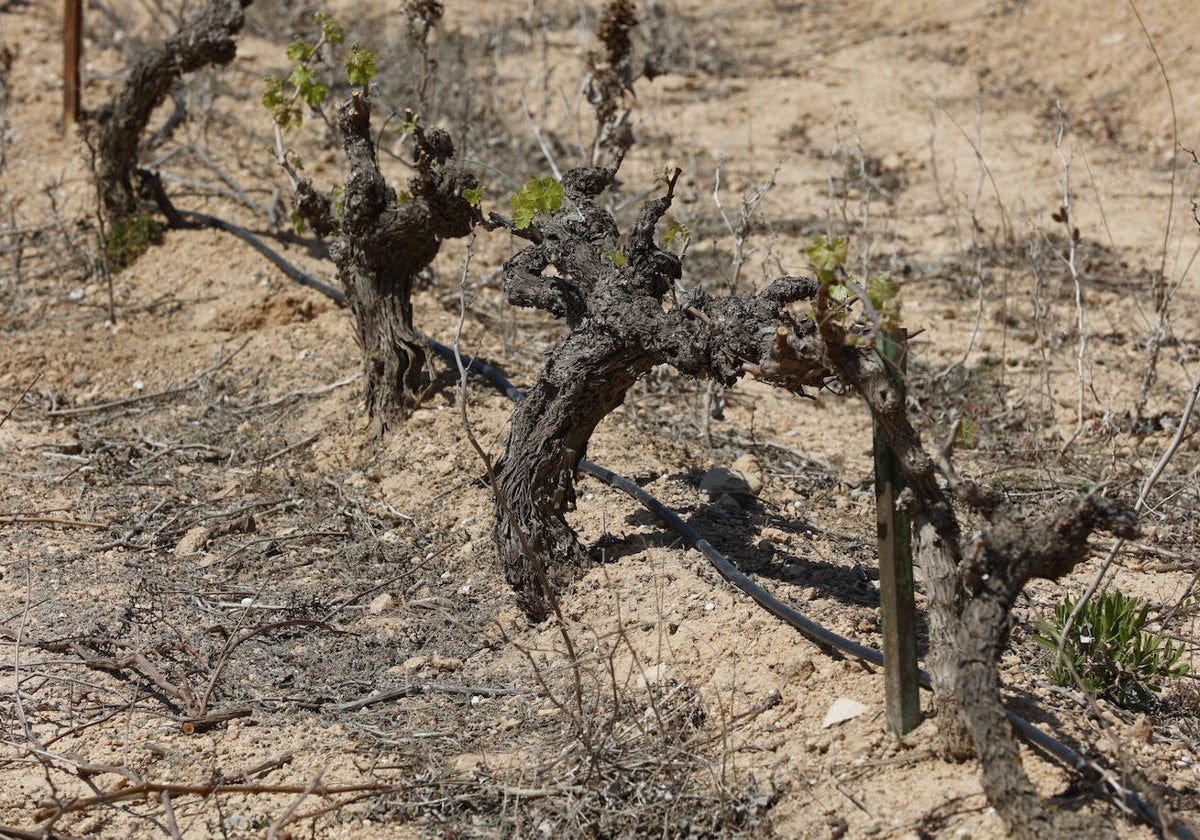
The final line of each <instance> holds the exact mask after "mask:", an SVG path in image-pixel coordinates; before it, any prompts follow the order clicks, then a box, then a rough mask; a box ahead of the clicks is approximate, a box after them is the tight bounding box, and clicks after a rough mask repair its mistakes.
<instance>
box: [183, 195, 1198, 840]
mask: <svg viewBox="0 0 1200 840" xmlns="http://www.w3.org/2000/svg"><path fill="white" fill-rule="evenodd" d="M179 212H180V214H181V215H184V216H191V217H192V218H194V219H196V220H197V221H199V222H202V223H204V224H207V225H210V226H212V227H216V228H219V229H221V230H225V231H227V232H229V233H233V234H234V235H236V236H240V237H241V238H242V239H244V240H245V241H246V242H248V243H250V244H251V245H252V246H253V247H254V248H255V249H256V250H258V251H259V252H260V253H262V254H263V255H264V256H265V257H266V258H267V259H269V260H270V261H271V262H272V263H274V264H275V265H276V266H278V267H279V268H280V270H282V271H283V272H284V273H285V274H286V275H287V276H288V277H290V278H291V279H292V280H294V281H295V282H297V283H300V284H302V285H305V286H309V287H311V288H313V289H316V290H317V291H319V292H321V293H322V294H324V295H326V296H327V297H330V298H332V299H333V300H334V301H336V302H337V304H338V305H339V306H344V305H345V303H346V295H345V293H344V292H342V291H341V290H340V289H335V288H333V287H332V286H329V285H327V284H325V283H322V282H321V281H320V280H317V279H316V278H315V277H313V276H312V275H310V274H307V273H306V272H304V271H302V270H300V269H299V268H297V267H296V266H294V265H292V264H291V263H289V262H287V260H285V259H284V258H283V257H282V256H280V255H279V254H278V253H276V252H275V251H273V250H272V249H271V248H270V247H268V246H267V245H266V244H265V243H264V242H263V241H262V240H261V239H259V238H258V237H256V236H255V235H254V234H252V233H250V232H249V231H248V230H246V229H244V228H240V227H238V226H237V225H234V224H231V223H229V222H226V221H224V220H223V219H219V218H217V217H215V216H209V215H206V214H204V213H195V212H192V211H187V210H180V211H179ZM426 340H428V341H429V346H430V347H431V348H432V349H433V351H434V352H435V353H437V354H438V355H439V356H442V357H443V358H445V359H449V360H454V358H455V355H456V351H455V349H454V348H453V347H449V346H447V345H445V344H442V343H441V342H438V341H435V340H434V339H432V338H429V337H428V336H427V337H426ZM457 355H458V356H459V357H460V358H461V359H462V363H463V367H464V368H465V369H466V370H467V371H474V372H476V373H478V374H480V375H481V376H483V377H484V378H485V379H487V380H488V381H489V382H491V384H492V385H494V386H496V387H497V388H499V389H500V390H501V391H503V392H504V394H505V396H507V397H508V398H509V399H511V400H512V401H513V402H521V401H523V400H524V399H525V395H524V394H523V393H522V392H521V390H520V389H519V388H517V387H516V386H515V385H513V384H512V382H510V381H509V379H508V377H506V376H505V375H504V374H503V373H501V372H500V371H499V370H497V369H496V368H494V367H492V366H491V365H489V364H487V363H486V362H481V361H479V360H478V359H475V358H473V357H471V356H469V355H468V354H466V353H462V352H461V351H459V352H458V353H457ZM579 467H580V469H581V470H583V472H585V473H587V474H588V475H591V476H592V477H594V478H596V479H598V480H600V481H603V482H604V483H606V484H608V485H610V486H612V487H616V488H617V489H619V490H621V491H623V492H625V493H627V494H628V495H629V496H632V497H633V498H634V499H636V500H637V501H638V502H641V504H642V506H643V507H645V508H646V509H647V510H649V511H650V512H651V513H653V514H654V515H655V516H657V517H658V518H659V519H661V520H662V521H663V522H664V523H665V524H666V525H667V526H668V527H669V528H671V530H673V531H675V532H676V533H677V534H679V535H680V536H681V537H683V539H684V540H685V541H686V542H687V543H688V545H689V546H690V547H691V548H694V549H696V550H697V551H699V552H700V553H701V554H703V555H704V557H705V559H707V560H708V561H709V563H711V564H712V566H713V567H714V568H715V569H716V570H717V571H718V572H719V573H720V574H721V576H722V577H724V578H725V579H726V580H728V581H729V582H730V583H731V584H733V585H734V586H736V587H737V588H738V589H740V590H741V591H742V592H744V593H746V594H747V595H749V596H750V598H751V599H753V600H754V602H755V603H757V604H758V605H759V606H761V607H763V608H764V609H765V610H767V612H769V613H771V614H772V615H774V616H775V617H776V618H778V619H779V620H781V621H783V622H784V623H785V624H787V625H789V626H790V627H792V628H794V629H795V630H797V631H798V632H799V633H800V634H801V635H802V636H804V637H805V638H806V639H808V640H809V641H812V642H814V643H815V644H817V645H818V646H819V647H821V648H824V649H826V650H829V649H832V650H835V651H838V652H840V653H843V654H846V655H848V656H853V657H855V658H856V659H861V660H863V661H864V662H869V663H870V664H872V665H875V666H878V667H882V666H883V653H881V652H880V651H877V650H875V649H874V648H871V647H867V646H866V645H861V644H859V643H858V642H855V641H852V640H850V639H847V638H846V637H844V636H840V635H838V634H837V633H834V632H833V631H832V630H829V629H828V628H826V627H822V626H821V625H820V624H817V623H816V622H815V621H813V620H812V619H811V618H808V617H807V616H805V615H804V614H802V613H800V612H799V611H797V610H796V609H794V608H793V607H791V606H789V605H787V604H785V603H784V602H783V601H781V600H779V599H778V598H776V597H775V596H774V595H772V594H771V593H770V592H768V591H767V590H766V589H764V588H763V587H761V586H759V585H758V584H757V583H755V582H754V581H753V580H751V579H750V578H749V577H747V576H746V575H745V574H743V573H742V572H741V571H739V570H738V568H737V567H736V566H734V565H733V563H731V562H730V561H729V560H728V559H727V558H726V557H725V556H724V555H723V554H721V553H720V552H719V551H717V550H716V549H715V548H714V547H713V546H712V544H711V543H709V541H708V540H706V539H704V537H702V536H701V535H700V533H699V532H697V531H696V529H694V528H692V526H691V525H688V524H687V523H686V522H684V521H683V519H682V518H681V517H680V516H679V514H677V513H676V512H675V511H673V510H671V509H670V508H669V507H667V506H666V505H664V504H663V503H662V502H660V501H659V500H658V499H656V498H655V497H654V496H652V495H651V494H650V493H647V492H646V491H645V490H643V489H642V488H641V487H639V486H638V485H637V484H634V483H633V482H632V481H630V480H629V479H627V478H624V477H623V476H620V475H617V474H616V473H615V472H613V471H612V470H609V469H606V468H605V467H602V466H600V465H598V464H595V463H593V462H591V461H588V460H584V461H581V462H580V465H579ZM917 679H918V682H919V683H920V686H921V688H924V689H927V690H932V684H931V682H930V679H929V674H928V673H927V672H926V671H924V670H922V671H919V672H918V675H917ZM1005 712H1006V714H1007V715H1008V720H1009V722H1010V723H1011V724H1012V726H1013V728H1014V729H1016V730H1017V732H1019V733H1020V734H1021V736H1022V737H1023V738H1025V740H1026V741H1028V742H1029V744H1030V745H1031V746H1033V747H1035V748H1036V749H1038V750H1040V751H1041V752H1042V753H1043V754H1045V755H1048V756H1050V757H1052V758H1054V759H1056V760H1058V761H1059V762H1061V763H1062V764H1064V765H1066V766H1068V767H1070V768H1071V769H1072V770H1074V771H1076V772H1077V773H1080V774H1081V775H1083V776H1084V777H1086V778H1090V779H1093V780H1094V781H1095V782H1096V783H1097V784H1098V785H1099V787H1100V789H1101V791H1102V792H1103V793H1104V794H1105V795H1107V796H1108V797H1109V798H1110V799H1112V800H1113V801H1114V802H1115V803H1116V804H1117V806H1118V807H1119V808H1120V809H1122V810H1124V811H1126V812H1131V813H1134V814H1137V816H1138V817H1140V818H1141V819H1142V820H1143V821H1144V822H1145V823H1147V824H1148V825H1150V826H1151V827H1153V828H1157V829H1160V830H1165V831H1167V832H1169V833H1170V834H1172V835H1173V836H1175V837H1178V838H1181V840H1200V838H1198V837H1197V835H1196V833H1195V832H1194V831H1192V829H1191V828H1189V827H1188V826H1187V825H1184V824H1182V823H1179V822H1175V821H1172V822H1171V824H1170V825H1167V824H1165V823H1164V821H1163V818H1162V816H1161V815H1160V814H1159V813H1158V811H1157V810H1156V809H1155V808H1154V806H1153V805H1151V804H1150V803H1148V802H1146V801H1145V800H1144V799H1142V797H1140V796H1139V795H1138V794H1137V793H1136V792H1135V791H1132V790H1128V789H1124V788H1122V787H1121V786H1120V785H1118V784H1116V783H1115V782H1113V781H1112V780H1111V774H1109V773H1107V772H1104V770H1103V768H1101V767H1100V765H1099V764H1098V763H1096V762H1094V761H1090V760H1088V759H1086V758H1084V757H1083V756H1082V755H1080V754H1079V753H1078V752H1076V751H1075V750H1073V749H1071V748H1070V747H1069V746H1067V745H1066V744H1064V743H1062V742H1061V741H1059V740H1058V739H1057V738H1055V737H1054V736H1052V735H1048V734H1046V733H1045V732H1043V731H1042V730H1040V729H1038V728H1037V727H1036V726H1034V725H1033V724H1032V723H1030V722H1029V721H1027V720H1025V719H1024V718H1022V717H1021V716H1020V715H1018V714H1016V713H1015V712H1013V711H1012V710H1009V709H1006V710H1005Z"/></svg>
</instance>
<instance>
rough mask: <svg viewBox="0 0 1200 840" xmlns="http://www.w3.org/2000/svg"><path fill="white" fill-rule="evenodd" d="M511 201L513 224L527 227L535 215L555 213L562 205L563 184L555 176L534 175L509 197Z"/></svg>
mask: <svg viewBox="0 0 1200 840" xmlns="http://www.w3.org/2000/svg"><path fill="white" fill-rule="evenodd" d="M509 203H510V204H511V205H512V208H513V224H515V225H516V226H517V227H518V228H522V229H524V228H527V227H529V225H530V224H532V223H533V219H534V217H535V216H537V215H539V214H541V213H553V212H554V211H555V210H557V209H558V208H560V207H562V203H563V188H562V184H560V183H558V181H556V180H554V179H553V178H538V177H537V176H534V177H533V178H530V179H529V181H528V182H526V184H525V186H523V187H521V189H520V190H518V191H517V193H516V195H514V196H513V197H512V198H511V199H509Z"/></svg>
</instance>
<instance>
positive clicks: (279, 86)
mask: <svg viewBox="0 0 1200 840" xmlns="http://www.w3.org/2000/svg"><path fill="white" fill-rule="evenodd" d="M283 102H284V98H283V82H281V81H280V80H279V79H276V78H273V77H270V76H268V77H267V84H266V87H264V88H263V93H262V104H263V105H265V106H267V107H268V108H270V109H271V110H272V111H274V110H275V109H276V108H278V107H279V106H280V105H282V104H283Z"/></svg>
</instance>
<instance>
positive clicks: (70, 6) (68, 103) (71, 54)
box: [63, 0, 83, 131]
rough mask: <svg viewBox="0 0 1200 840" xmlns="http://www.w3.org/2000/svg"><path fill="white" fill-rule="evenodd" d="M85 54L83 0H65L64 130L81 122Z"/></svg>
mask: <svg viewBox="0 0 1200 840" xmlns="http://www.w3.org/2000/svg"><path fill="white" fill-rule="evenodd" d="M82 54H83V0H65V8H64V10H63V130H64V131H66V129H67V126H68V125H70V124H71V123H77V122H79V102H80V75H79V59H80V57H81V56H82Z"/></svg>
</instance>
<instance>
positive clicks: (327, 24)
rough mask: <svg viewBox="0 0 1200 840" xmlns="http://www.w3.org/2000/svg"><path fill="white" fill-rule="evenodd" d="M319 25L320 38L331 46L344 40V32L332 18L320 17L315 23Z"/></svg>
mask: <svg viewBox="0 0 1200 840" xmlns="http://www.w3.org/2000/svg"><path fill="white" fill-rule="evenodd" d="M317 23H319V24H320V25H321V37H322V38H324V39H325V40H326V41H328V42H329V43H331V44H340V43H342V42H343V41H345V40H346V30H345V29H343V28H342V25H341V24H340V23H338V22H337V21H336V20H334V19H333V18H326V17H322V18H321V19H320V20H318V21H317Z"/></svg>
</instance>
